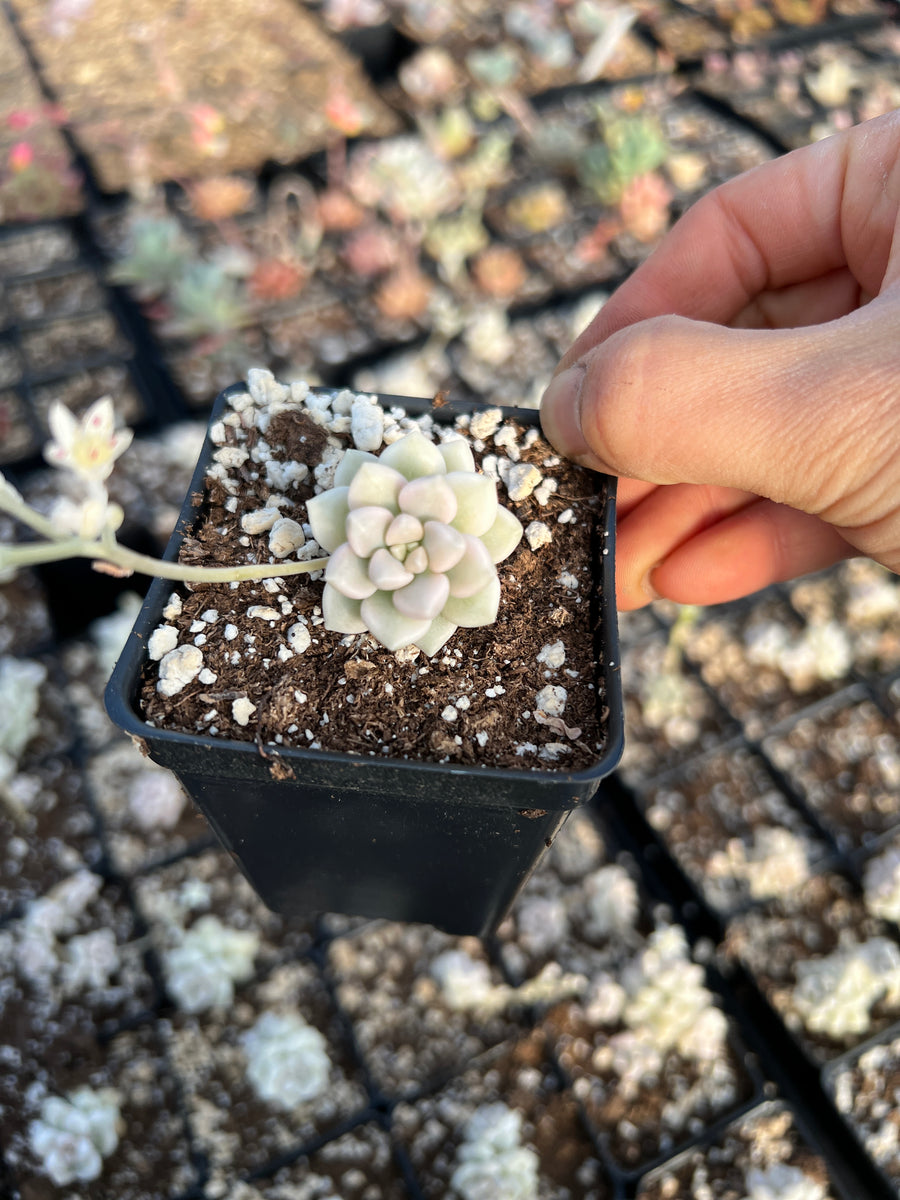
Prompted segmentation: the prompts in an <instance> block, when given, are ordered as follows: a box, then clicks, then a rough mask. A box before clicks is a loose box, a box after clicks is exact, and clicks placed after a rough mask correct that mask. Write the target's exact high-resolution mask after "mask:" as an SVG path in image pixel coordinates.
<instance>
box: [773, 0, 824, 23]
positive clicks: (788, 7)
mask: <svg viewBox="0 0 900 1200" xmlns="http://www.w3.org/2000/svg"><path fill="white" fill-rule="evenodd" d="M773 7H774V9H775V12H776V13H777V14H778V16H779V17H780V18H781V19H782V21H785V22H787V24H788V25H804V26H806V25H818V23H819V22H820V21H821V20H822V18H823V17H824V16H825V14H826V13H827V11H828V3H827V0H774V4H773Z"/></svg>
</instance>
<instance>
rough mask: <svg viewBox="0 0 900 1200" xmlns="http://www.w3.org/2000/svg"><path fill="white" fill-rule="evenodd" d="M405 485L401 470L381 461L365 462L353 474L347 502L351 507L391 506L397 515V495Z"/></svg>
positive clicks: (398, 508) (398, 509) (398, 507)
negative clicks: (368, 505)
mask: <svg viewBox="0 0 900 1200" xmlns="http://www.w3.org/2000/svg"><path fill="white" fill-rule="evenodd" d="M405 486H406V478H405V476H403V475H401V474H400V472H399V471H395V470H394V469H393V468H392V467H385V466H383V465H382V464H381V463H380V462H374V463H370V462H365V463H363V464H362V465H361V466H360V468H359V470H358V471H357V472H356V474H355V475H354V476H353V479H352V481H351V483H350V487H349V489H348V495H347V503H348V504H349V505H350V507H351V508H362V507H363V506H364V505H367V504H372V505H376V506H379V507H381V508H389V509H390V510H391V512H392V513H394V515H395V516H396V514H397V513H398V512H399V511H400V506H399V505H398V503H397V497H398V496H399V495H400V491H401V489H402V488H403V487H405Z"/></svg>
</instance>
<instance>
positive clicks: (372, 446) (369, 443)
mask: <svg viewBox="0 0 900 1200" xmlns="http://www.w3.org/2000/svg"><path fill="white" fill-rule="evenodd" d="M350 436H351V438H352V439H353V445H354V446H355V447H356V448H357V450H368V451H369V453H370V454H371V453H374V451H376V450H380V449H381V441H382V438H383V437H384V410H383V409H382V407H381V405H379V404H373V403H372V401H371V399H370V398H369V397H368V396H357V397H356V398H355V399H354V400H353V401H352V403H351V405H350Z"/></svg>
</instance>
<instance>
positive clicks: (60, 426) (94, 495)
mask: <svg viewBox="0 0 900 1200" xmlns="http://www.w3.org/2000/svg"><path fill="white" fill-rule="evenodd" d="M48 419H49V423H50V431H51V433H52V435H53V436H52V439H51V441H50V442H48V443H47V445H46V447H45V448H44V456H45V458H46V459H47V461H48V462H49V463H50V465H51V466H53V467H58V468H60V469H62V470H65V471H67V472H68V474H69V475H70V477H71V479H70V482H71V484H72V485H73V487H72V489H71V490H73V491H75V492H80V494H81V499H80V500H79V501H77V502H76V501H75V500H72V499H69V498H68V497H61V498H60V499H58V500H57V501H55V503H54V505H53V507H52V508H51V510H50V513H49V515H48V516H45V515H44V514H43V513H40V512H38V510H37V509H35V508H32V506H31V505H30V504H28V503H26V501H25V500H24V499H23V498H22V496H21V495H20V494H19V492H18V491H17V490H16V489H15V488H14V487H13V486H12V484H11V483H9V482H8V481H7V480H6V479H5V478H4V477H3V475H2V474H0V511H3V512H6V513H8V514H9V515H10V516H11V517H13V518H15V519H16V520H17V521H20V522H21V523H22V524H23V525H25V526H27V528H29V529H31V530H33V531H34V532H35V533H37V534H38V535H39V537H40V538H41V539H42V540H41V541H38V542H31V543H27V544H24V545H8V544H6V543H2V542H0V571H6V570H17V569H18V568H21V567H27V566H33V565H35V564H37V563H46V562H58V561H59V560H60V559H65V558H89V559H91V560H92V561H93V565H94V568H95V569H96V570H98V571H101V572H103V573H105V574H108V575H115V576H119V577H125V576H128V575H132V574H133V573H134V572H135V571H139V572H141V573H143V574H145V575H154V576H157V577H161V578H163V579H181V580H185V581H190V582H203V581H206V582H216V581H219V582H221V581H227V582H232V581H236V580H242V579H265V578H268V577H270V576H274V575H279V576H283V575H293V574H297V573H299V572H309V571H317V570H319V569H320V568H322V567H324V566H325V565H326V562H327V559H324V558H319V559H308V560H307V561H305V562H285V561H284V560H283V559H282V560H280V561H279V562H277V563H276V564H274V565H254V566H249V565H248V566H243V567H197V566H189V565H188V564H186V563H177V562H167V561H163V560H161V559H155V558H151V557H150V556H148V555H146V554H138V553H136V552H135V551H134V550H130V549H129V548H128V547H127V546H122V545H120V544H119V542H118V541H117V540H116V530H117V529H118V528H119V527H120V525H121V524H122V520H123V519H124V513H123V512H122V509H121V508H120V507H119V505H118V504H112V503H110V500H109V493H108V492H107V490H106V480H107V479H108V478H109V476H110V475H111V474H112V471H113V467H114V466H115V463H116V460H117V459H118V458H119V457H120V455H122V454H123V453H124V452H125V450H127V449H128V447H129V446H130V444H131V440H132V433H131V430H130V429H116V426H115V412H114V409H113V403H112V400H111V399H110V398H109V396H104V397H103V398H102V399H100V400H97V401H95V403H94V404H92V405H91V406H90V408H88V410H87V412H86V413H85V414H84V416H83V417H81V419H80V420H79V419H78V418H77V417H75V416H73V414H72V413H71V412H69V410H68V409H67V408H66V407H65V406H64V405H63V404H60V403H59V402H58V401H57V402H55V403H54V404H53V405H52V406H51V408H50V412H49V417H48Z"/></svg>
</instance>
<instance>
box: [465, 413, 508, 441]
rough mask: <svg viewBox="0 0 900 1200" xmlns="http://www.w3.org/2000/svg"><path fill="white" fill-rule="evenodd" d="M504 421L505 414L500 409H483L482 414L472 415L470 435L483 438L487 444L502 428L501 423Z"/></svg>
mask: <svg viewBox="0 0 900 1200" xmlns="http://www.w3.org/2000/svg"><path fill="white" fill-rule="evenodd" d="M502 420H503V413H502V412H501V411H500V409H499V408H483V409H481V411H480V412H474V413H472V416H471V418H470V420H469V433H470V434H471V435H472V437H474V438H481V440H482V441H483V442H486V441H487V439H488V438H489V437H493V435H494V434H495V433H496V432H497V430H498V429H499V428H500V422H501V421H502Z"/></svg>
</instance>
